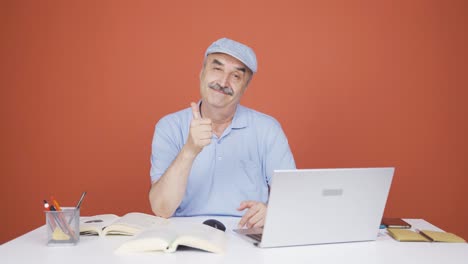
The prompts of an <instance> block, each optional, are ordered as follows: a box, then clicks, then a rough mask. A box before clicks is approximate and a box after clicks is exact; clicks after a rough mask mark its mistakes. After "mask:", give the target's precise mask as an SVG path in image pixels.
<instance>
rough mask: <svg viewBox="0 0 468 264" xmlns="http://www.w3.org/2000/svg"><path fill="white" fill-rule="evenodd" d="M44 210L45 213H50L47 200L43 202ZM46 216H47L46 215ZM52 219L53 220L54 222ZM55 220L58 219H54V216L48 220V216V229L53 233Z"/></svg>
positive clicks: (55, 225)
mask: <svg viewBox="0 0 468 264" xmlns="http://www.w3.org/2000/svg"><path fill="white" fill-rule="evenodd" d="M44 209H46V210H47V211H50V206H49V203H48V202H47V200H44ZM46 215H47V214H46ZM47 216H48V215H47ZM54 219H55V220H54ZM56 220H58V219H56V217H55V215H54V218H50V216H49V221H50V229H51V230H52V231H54V230H55V228H56V227H57V224H56Z"/></svg>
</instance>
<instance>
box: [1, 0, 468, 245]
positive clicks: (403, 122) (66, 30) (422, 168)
mask: <svg viewBox="0 0 468 264" xmlns="http://www.w3.org/2000/svg"><path fill="white" fill-rule="evenodd" d="M159 2H160V3H158V1H126V2H120V1H2V3H1V4H0V29H1V31H0V32H1V43H0V45H1V46H0V47H1V49H0V52H1V54H0V55H1V59H0V60H1V64H0V65H1V71H0V75H1V78H0V87H1V98H0V109H1V139H0V140H1V142H0V143H1V152H0V153H1V159H0V160H1V168H0V170H1V171H0V173H1V176H0V181H1V182H0V183H1V185H0V186H1V192H0V201H2V202H1V203H0V214H1V217H0V221H1V223H0V226H2V227H3V228H1V231H0V243H2V242H5V241H8V240H10V239H12V238H14V237H17V236H19V235H21V234H23V233H25V232H27V231H30V230H32V229H34V228H36V227H38V226H40V225H42V224H44V215H43V213H42V204H41V203H42V199H47V198H48V197H49V196H50V195H51V194H54V195H55V196H56V197H57V198H58V199H59V201H61V203H62V205H74V204H75V203H76V201H77V200H78V198H79V196H80V194H81V192H82V191H84V190H87V191H88V196H87V197H86V199H85V201H84V203H83V208H82V215H92V214H99V213H116V214H123V213H126V212H130V211H143V212H147V213H150V207H149V203H148V201H147V192H148V189H149V186H150V178H149V168H150V163H149V158H150V150H151V148H150V145H151V139H152V135H153V129H154V125H155V123H156V122H157V120H158V119H159V118H161V117H162V116H163V115H165V114H168V113H170V112H174V111H176V110H179V109H181V108H184V107H188V106H189V103H190V102H191V101H196V100H197V99H198V89H199V83H198V74H199V71H200V67H201V63H202V59H203V58H202V57H203V53H204V51H205V49H206V47H207V46H208V45H209V44H210V43H211V42H212V41H214V40H215V39H217V38H219V37H223V36H227V37H230V38H234V39H237V40H240V41H243V42H245V43H248V44H249V45H251V46H252V47H254V48H255V50H256V52H257V56H258V59H259V72H258V74H257V75H256V76H255V78H254V80H253V82H252V83H251V86H250V87H249V89H248V90H247V93H246V95H245V97H244V98H243V102H242V103H243V104H244V105H246V106H249V107H252V108H255V109H257V110H260V111H263V112H265V113H268V114H270V115H273V116H275V117H276V118H277V119H278V120H279V121H280V122H281V123H282V125H283V127H284V130H285V132H286V134H287V136H288V138H289V141H290V145H291V148H292V150H293V153H294V155H295V158H296V162H297V165H298V167H299V168H323V167H357V166H396V168H397V169H396V174H395V178H394V182H393V185H392V189H391V193H390V197H389V200H388V203H387V208H386V211H385V215H386V216H393V217H406V218H424V219H426V220H428V221H430V222H431V223H433V224H435V225H437V226H439V227H441V228H443V229H445V230H447V231H451V232H455V233H457V234H459V235H461V236H463V237H464V238H465V239H468V228H467V226H466V222H467V221H468V203H467V198H466V193H467V188H468V177H467V171H468V166H467V164H468V162H467V157H468V155H467V154H468V153H467V152H468V151H467V150H468V141H467V135H468V127H467V121H466V120H467V119H466V114H467V110H468V106H467V105H468V104H467V103H466V99H467V98H468V97H467V87H468V80H467V77H466V76H467V75H468V74H467V73H468V72H467V69H468V64H467V61H468V56H467V55H468V52H467V49H466V47H467V46H468V43H467V30H466V25H468V11H467V10H468V4H467V3H468V2H467V1H463V0H461V1H429V0H427V1H426V0H421V1H411V0H410V1H407V0H401V1H373V0H369V1H320V2H318V1H269V0H268V1H267V0H266V1H250V0H240V1H234V2H232V1H226V2H222V1H191V2H190V1H186V2H188V3H185V2H184V3H182V2H183V1H159ZM169 2H171V3H169ZM6 227H8V228H6Z"/></svg>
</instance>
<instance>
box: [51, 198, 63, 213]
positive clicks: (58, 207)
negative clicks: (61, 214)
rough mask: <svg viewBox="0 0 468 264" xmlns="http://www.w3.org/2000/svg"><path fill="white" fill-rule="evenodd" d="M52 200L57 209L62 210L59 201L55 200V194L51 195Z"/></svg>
mask: <svg viewBox="0 0 468 264" xmlns="http://www.w3.org/2000/svg"><path fill="white" fill-rule="evenodd" d="M50 200H51V201H52V205H53V206H54V207H55V210H57V211H62V208H60V205H59V203H58V202H57V200H55V198H54V197H53V196H51V197H50Z"/></svg>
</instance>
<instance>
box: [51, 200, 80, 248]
mask: <svg viewBox="0 0 468 264" xmlns="http://www.w3.org/2000/svg"><path fill="white" fill-rule="evenodd" d="M45 216H46V228H47V245H48V246H62V245H63V246H66V245H76V244H78V242H79V241H80V209H77V208H75V207H62V210H60V211H45Z"/></svg>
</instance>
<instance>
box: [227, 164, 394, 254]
mask: <svg viewBox="0 0 468 264" xmlns="http://www.w3.org/2000/svg"><path fill="white" fill-rule="evenodd" d="M394 171H395V168H392V167H389V168H349V169H298V170H275V171H274V172H273V177H272V182H271V189H270V198H269V202H268V210H267V214H266V218H265V225H264V227H263V228H252V229H235V230H234V231H235V232H236V233H238V234H240V235H242V236H243V237H245V238H247V239H248V240H249V241H252V242H253V243H254V244H255V245H256V246H258V247H262V248H269V247H284V246H299V245H312V244H328V243H343V242H358V241H372V240H376V238H377V235H378V233H379V227H380V222H381V220H382V216H383V212H384V209H385V204H386V202H387V196H388V193H389V190H390V185H391V182H392V178H393V173H394ZM259 237H260V238H259Z"/></svg>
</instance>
